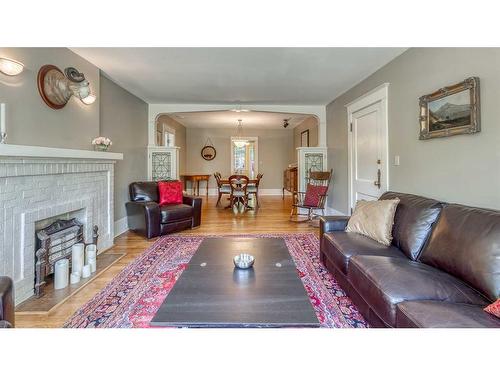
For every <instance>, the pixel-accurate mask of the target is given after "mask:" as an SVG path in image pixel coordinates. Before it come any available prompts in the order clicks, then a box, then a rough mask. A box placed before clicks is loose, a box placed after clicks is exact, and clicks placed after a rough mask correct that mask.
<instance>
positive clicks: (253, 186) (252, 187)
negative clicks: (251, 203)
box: [247, 173, 264, 208]
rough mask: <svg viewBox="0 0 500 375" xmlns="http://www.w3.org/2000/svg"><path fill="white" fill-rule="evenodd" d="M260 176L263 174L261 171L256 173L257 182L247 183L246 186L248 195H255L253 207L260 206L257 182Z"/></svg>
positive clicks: (258, 182)
mask: <svg viewBox="0 0 500 375" xmlns="http://www.w3.org/2000/svg"><path fill="white" fill-rule="evenodd" d="M262 176H264V175H263V174H262V173H259V174H258V175H257V182H256V183H255V184H249V185H248V188H247V192H248V195H251V194H253V195H255V203H256V204H255V207H257V208H258V207H260V203H259V184H260V180H261V178H262Z"/></svg>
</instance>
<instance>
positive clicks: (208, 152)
mask: <svg viewBox="0 0 500 375" xmlns="http://www.w3.org/2000/svg"><path fill="white" fill-rule="evenodd" d="M216 155H217V151H216V150H215V147H214V146H205V147H203V148H202V149H201V157H202V158H203V159H205V160H214V159H215V156H216Z"/></svg>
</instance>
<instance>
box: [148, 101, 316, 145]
mask: <svg viewBox="0 0 500 375" xmlns="http://www.w3.org/2000/svg"><path fill="white" fill-rule="evenodd" d="M235 107H236V105H235V104H149V108H148V143H149V145H150V146H154V145H155V123H156V118H157V117H158V116H159V115H160V114H165V113H175V112H200V111H228V110H231V109H234V108H235ZM242 107H243V108H244V109H248V110H251V111H262V112H283V113H299V114H308V115H314V116H316V117H317V118H318V146H321V147H326V106H321V105H266V104H251V105H242Z"/></svg>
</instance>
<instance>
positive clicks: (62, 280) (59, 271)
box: [54, 259, 69, 289]
mask: <svg viewBox="0 0 500 375" xmlns="http://www.w3.org/2000/svg"><path fill="white" fill-rule="evenodd" d="M68 277H69V260H68V259H60V260H58V261H57V262H56V264H55V265H54V289H63V288H66V287H67V286H68Z"/></svg>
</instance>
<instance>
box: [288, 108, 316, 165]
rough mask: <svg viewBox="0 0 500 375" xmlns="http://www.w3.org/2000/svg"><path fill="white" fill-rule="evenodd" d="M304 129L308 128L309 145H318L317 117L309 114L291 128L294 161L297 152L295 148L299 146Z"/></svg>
mask: <svg viewBox="0 0 500 375" xmlns="http://www.w3.org/2000/svg"><path fill="white" fill-rule="evenodd" d="M305 130H309V147H317V146H318V119H317V118H316V117H314V116H311V117H308V118H306V119H305V120H304V121H302V122H301V123H300V124H299V125H297V126H296V127H295V128H293V150H294V160H295V161H297V152H296V151H295V149H296V148H297V147H300V146H301V133H302V132H303V131H305Z"/></svg>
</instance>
